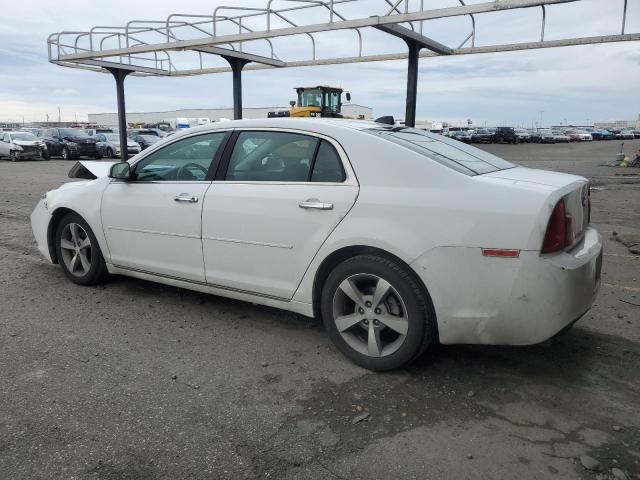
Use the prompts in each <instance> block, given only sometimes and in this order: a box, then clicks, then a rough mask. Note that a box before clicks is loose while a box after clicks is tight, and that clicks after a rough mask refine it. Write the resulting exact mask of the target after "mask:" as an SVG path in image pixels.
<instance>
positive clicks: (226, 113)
mask: <svg viewBox="0 0 640 480" xmlns="http://www.w3.org/2000/svg"><path fill="white" fill-rule="evenodd" d="M288 109H289V106H280V107H264V108H247V107H244V108H243V109H242V116H243V118H267V114H268V113H269V112H274V111H280V110H288ZM342 114H343V115H344V116H345V117H347V118H358V119H362V120H370V119H372V118H373V109H372V108H371V107H365V106H363V105H357V104H355V103H347V104H343V105H342ZM177 118H209V119H211V120H212V121H214V120H217V119H219V118H228V119H231V118H233V108H189V109H181V110H169V111H166V112H138V113H136V112H127V122H128V123H130V124H131V123H158V122H163V121H166V122H169V123H170V124H171V126H172V127H175V126H176V125H175V123H176V119H177ZM89 123H92V124H96V125H104V126H117V125H118V114H117V113H115V112H113V113H90V114H89Z"/></svg>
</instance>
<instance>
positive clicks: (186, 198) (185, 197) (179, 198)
mask: <svg viewBox="0 0 640 480" xmlns="http://www.w3.org/2000/svg"><path fill="white" fill-rule="evenodd" d="M173 199H174V200H175V201H176V202H189V203H197V202H198V197H194V196H193V195H190V194H188V193H181V194H180V195H176V196H175V197H173Z"/></svg>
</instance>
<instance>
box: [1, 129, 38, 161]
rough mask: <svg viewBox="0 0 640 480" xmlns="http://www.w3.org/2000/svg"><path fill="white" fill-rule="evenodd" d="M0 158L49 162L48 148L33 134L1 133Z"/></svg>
mask: <svg viewBox="0 0 640 480" xmlns="http://www.w3.org/2000/svg"><path fill="white" fill-rule="evenodd" d="M0 158H8V159H10V160H11V161H12V162H15V161H16V160H27V159H39V158H41V159H43V160H48V159H49V155H48V154H47V146H46V145H45V143H44V142H43V141H42V140H40V139H38V138H37V137H36V136H35V135H34V134H33V133H31V132H4V133H0Z"/></svg>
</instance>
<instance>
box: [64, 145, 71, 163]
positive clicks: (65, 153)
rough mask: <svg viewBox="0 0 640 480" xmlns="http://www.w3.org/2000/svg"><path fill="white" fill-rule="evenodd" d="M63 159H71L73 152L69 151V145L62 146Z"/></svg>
mask: <svg viewBox="0 0 640 480" xmlns="http://www.w3.org/2000/svg"><path fill="white" fill-rule="evenodd" d="M62 159H63V160H71V152H69V149H68V148H67V147H62Z"/></svg>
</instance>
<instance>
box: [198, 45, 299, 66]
mask: <svg viewBox="0 0 640 480" xmlns="http://www.w3.org/2000/svg"><path fill="white" fill-rule="evenodd" d="M194 50H195V51H196V52H202V53H210V54H212V55H220V56H222V57H227V58H237V59H240V60H244V61H245V62H254V63H261V64H263V65H269V66H270V67H286V66H287V64H286V63H285V62H283V61H282V60H278V59H277V58H270V57H263V56H261V55H254V54H252V53H246V52H240V51H238V50H229V49H228V48H220V47H203V48H196V49H194Z"/></svg>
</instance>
